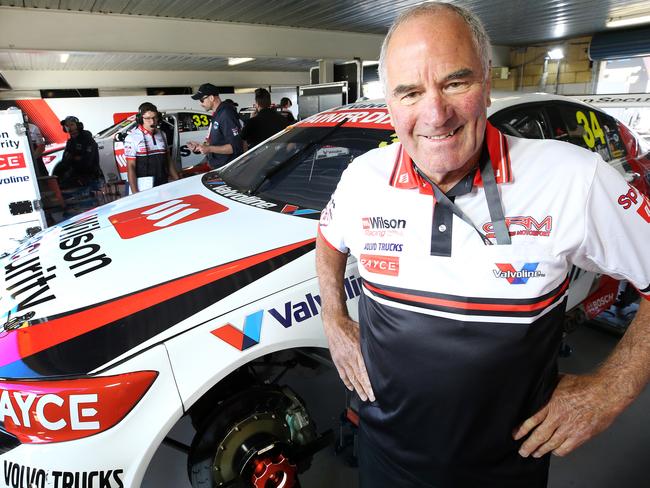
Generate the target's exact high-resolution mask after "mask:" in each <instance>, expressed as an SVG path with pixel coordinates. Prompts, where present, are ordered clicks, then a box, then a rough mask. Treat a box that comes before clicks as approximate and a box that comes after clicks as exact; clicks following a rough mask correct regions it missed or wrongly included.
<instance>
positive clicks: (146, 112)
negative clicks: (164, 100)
mask: <svg viewBox="0 0 650 488" xmlns="http://www.w3.org/2000/svg"><path fill="white" fill-rule="evenodd" d="M159 121H160V113H159V112H158V108H156V106H155V105H154V104H153V103H149V102H144V103H143V104H141V105H140V106H139V107H138V113H137V115H136V122H137V124H138V125H137V127H135V128H134V129H132V130H130V131H129V133H128V134H127V136H126V139H125V140H124V155H125V157H126V164H127V172H128V177H129V182H128V183H129V189H130V191H131V193H137V192H139V191H143V190H147V189H149V188H152V187H154V186H159V185H164V184H165V183H167V182H168V181H169V179H170V178H171V179H172V180H177V179H178V172H177V171H176V167H175V166H174V163H173V162H172V160H171V157H170V155H169V150H168V145H167V137H166V136H165V133H164V132H163V131H162V130H161V129H159V128H158V122H159Z"/></svg>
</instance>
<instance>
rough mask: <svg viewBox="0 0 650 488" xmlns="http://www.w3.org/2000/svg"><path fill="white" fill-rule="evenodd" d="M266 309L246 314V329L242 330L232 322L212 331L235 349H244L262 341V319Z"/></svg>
mask: <svg viewBox="0 0 650 488" xmlns="http://www.w3.org/2000/svg"><path fill="white" fill-rule="evenodd" d="M263 318H264V310H258V311H257V312H255V313H252V314H250V315H247V316H246V319H245V320H244V330H243V331H241V330H239V329H238V328H237V327H235V326H234V325H232V324H231V323H228V324H226V325H223V326H221V327H219V328H218V329H215V330H213V331H212V332H211V333H212V334H214V335H215V336H217V337H218V338H219V339H221V340H222V341H225V342H227V343H228V344H230V345H231V346H232V347H234V348H235V349H239V350H240V351H244V350H246V349H248V348H249V347H252V346H254V345H256V344H259V343H260V335H261V332H262V319H263Z"/></svg>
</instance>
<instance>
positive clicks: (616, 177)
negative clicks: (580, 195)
mask: <svg viewBox="0 0 650 488" xmlns="http://www.w3.org/2000/svg"><path fill="white" fill-rule="evenodd" d="M597 159H598V161H597V164H596V170H595V173H594V179H593V182H592V185H591V188H590V191H589V195H588V198H587V202H586V208H585V218H586V220H585V231H584V238H583V241H582V243H581V244H580V246H579V249H578V251H577V253H576V254H575V256H573V262H574V264H575V265H577V266H580V267H582V268H584V269H587V270H590V271H598V272H601V273H605V274H608V275H610V276H613V277H614V278H617V279H626V280H628V281H629V282H631V283H632V284H633V285H634V286H635V287H636V288H637V289H638V290H639V291H640V292H641V294H642V295H644V297H645V298H646V299H650V252H648V243H650V200H648V197H647V196H644V195H643V193H641V192H640V191H639V190H637V189H636V188H634V187H633V186H631V185H630V184H628V183H627V182H626V181H625V180H624V179H623V177H622V176H621V175H620V174H619V173H618V172H617V171H616V170H615V169H614V168H612V167H611V166H610V165H609V164H607V163H605V162H604V161H603V160H602V159H600V157H598V158H597Z"/></svg>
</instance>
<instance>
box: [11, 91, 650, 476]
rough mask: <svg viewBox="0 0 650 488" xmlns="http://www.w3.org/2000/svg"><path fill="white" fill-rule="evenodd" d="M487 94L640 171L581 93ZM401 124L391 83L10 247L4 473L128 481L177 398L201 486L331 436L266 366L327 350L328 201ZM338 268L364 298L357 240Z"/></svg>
mask: <svg viewBox="0 0 650 488" xmlns="http://www.w3.org/2000/svg"><path fill="white" fill-rule="evenodd" d="M556 109H557V111H558V113H559V114H560V115H563V116H565V117H566V120H565V121H564V122H563V123H562V125H561V126H560V125H554V124H559V122H558V120H559V121H562V120H564V119H562V118H559V119H557V118H556V119H553V118H552V117H551V115H549V114H552V113H553V110H556ZM491 114H492V115H491V120H493V122H494V123H495V124H497V125H498V126H499V127H501V128H502V129H503V130H506V131H508V132H510V133H512V134H518V135H524V136H529V137H530V136H539V137H544V136H548V137H553V136H556V137H560V138H566V139H567V140H569V141H570V142H578V143H581V144H583V145H586V146H587V147H590V148H592V149H594V150H598V151H599V152H601V154H603V155H604V156H608V157H607V159H608V160H610V161H612V162H613V164H617V165H618V164H620V165H621V170H622V171H623V172H629V173H637V174H630V175H629V176H630V178H637V176H638V175H642V176H643V178H645V177H646V176H647V166H644V165H647V159H642V158H640V154H639V153H638V144H637V142H636V140H635V139H634V137H633V136H632V135H631V134H630V133H629V132H627V129H626V128H625V127H623V126H622V125H619V124H617V123H616V122H615V121H613V119H611V118H607V117H608V116H606V115H605V114H603V113H602V112H600V111H598V110H596V109H594V108H592V107H589V106H587V105H583V104H577V103H575V102H572V101H569V100H567V99H563V98H561V97H541V96H527V97H525V98H518V99H508V100H502V101H497V102H495V103H494V104H493V106H492V107H491ZM610 119H611V120H610ZM605 126H606V127H605ZM395 141H396V135H395V133H394V131H393V129H392V126H391V123H390V117H389V116H388V113H387V111H386V107H385V105H384V104H382V103H371V102H368V103H357V104H352V105H348V106H345V107H342V108H339V109H335V110H330V111H327V112H324V113H321V114H317V115H315V116H313V117H310V118H309V119H306V120H304V121H302V122H300V123H298V124H297V125H295V126H292V127H289V128H288V129H286V130H284V131H283V132H281V133H279V134H278V135H276V136H274V137H273V138H271V139H269V140H267V141H266V142H264V143H262V144H260V145H259V146H257V147H256V148H255V149H253V150H252V151H249V152H248V153H246V154H244V155H242V156H241V157H240V158H238V159H237V160H235V161H234V162H232V163H231V164H230V165H228V166H226V167H225V168H222V169H221V170H218V171H213V172H210V173H206V174H204V175H202V176H195V177H191V178H186V179H183V180H181V181H178V182H174V183H170V184H167V185H163V186H161V187H157V188H155V189H153V190H148V191H145V192H141V193H138V194H136V195H133V196H131V197H128V198H124V199H121V200H117V201H115V202H112V203H110V204H107V205H104V206H102V207H100V208H97V209H94V210H91V211H88V212H86V213H84V214H81V215H78V216H76V217H75V218H73V219H71V220H69V221H66V222H63V223H61V224H58V225H56V226H54V227H51V228H49V229H46V230H45V231H43V232H41V233H39V234H38V235H36V236H35V237H33V238H32V239H30V240H28V241H26V242H25V243H23V244H22V245H21V246H20V247H19V248H18V249H16V250H15V251H14V252H13V253H12V254H11V255H10V256H8V257H7V258H5V259H4V260H3V261H2V262H1V263H0V264H1V266H2V267H1V268H0V274H1V277H0V290H2V291H1V292H0V293H1V295H0V296H1V299H0V378H2V379H1V380H0V421H1V424H0V426H1V429H0V459H1V461H2V468H3V476H0V486H2V487H12V488H23V487H36V488H44V487H53V488H72V487H74V488H82V487H83V488H99V487H101V488H109V487H112V488H118V487H124V486H127V487H136V486H139V485H140V483H141V481H142V479H143V475H144V473H145V470H146V468H147V466H148V464H149V462H150V460H151V458H152V456H153V454H154V452H155V451H156V450H157V448H158V446H159V445H160V444H161V442H162V441H163V439H164V438H165V437H166V436H167V434H168V432H169V431H170V430H171V429H172V427H173V426H174V425H175V424H176V423H177V422H179V420H180V419H181V418H182V417H183V416H189V417H191V420H192V424H193V425H194V427H195V428H196V435H195V438H194V440H193V442H192V445H191V446H190V447H189V455H188V466H189V476H190V480H191V483H192V485H193V486H194V487H206V488H207V487H217V486H220V487H232V486H243V487H251V486H252V487H255V488H269V487H271V488H273V487H284V488H290V487H292V486H297V484H296V483H297V477H298V474H299V472H300V471H301V470H302V469H304V468H305V467H306V466H308V464H309V460H310V457H311V456H312V455H313V453H314V452H315V451H316V450H317V449H318V448H320V447H322V446H323V445H324V443H325V441H326V440H327V439H326V438H323V437H322V436H321V435H319V432H318V430H317V428H316V426H315V425H314V423H313V421H312V420H311V418H310V415H309V412H308V410H307V406H306V405H305V404H304V403H303V401H302V400H301V399H300V397H299V396H298V395H297V394H296V393H294V392H293V391H292V390H290V389H289V388H287V387H283V386H282V385H280V384H278V381H277V377H278V376H281V375H278V374H276V373H277V369H275V370H274V368H277V367H278V366H279V367H291V366H292V365H293V364H295V362H296V359H300V358H307V359H308V360H313V358H314V354H316V353H318V352H319V351H321V352H323V351H325V349H326V347H327V343H326V339H325V336H324V334H323V330H322V323H321V318H320V311H321V309H320V297H319V290H318V284H317V279H316V273H315V267H314V245H315V244H314V242H315V237H316V231H317V222H318V218H319V214H320V210H321V209H322V208H323V207H324V206H325V205H326V203H327V201H328V199H329V197H330V194H331V193H332V191H333V190H334V188H335V186H336V184H337V182H338V180H339V178H340V175H341V172H342V171H343V170H344V169H345V168H346V167H347V165H348V164H349V163H350V161H352V160H353V159H354V158H355V157H356V156H358V155H360V154H363V153H365V152H366V151H368V150H370V149H372V148H375V147H378V146H382V145H387V144H392V143H393V142H395ZM581 141H582V142H581ZM567 164H570V162H567ZM641 171H644V172H643V173H641ZM643 178H642V179H639V182H640V183H643V184H645V182H644V180H643ZM637 179H638V178H637ZM644 188H645V186H644ZM512 225H527V226H530V230H534V231H539V232H543V231H544V225H545V224H544V222H534V221H532V220H530V221H527V222H516V223H513V224H512ZM595 283H597V281H595V277H594V275H592V274H589V273H585V272H581V271H579V270H577V269H574V271H573V272H572V281H571V287H570V291H569V297H568V301H569V308H573V309H576V308H580V307H579V304H580V303H582V302H584V300H585V299H586V298H587V297H591V298H589V300H591V302H594V300H596V299H597V300H601V301H602V299H603V297H604V296H605V295H603V293H602V292H601V293H600V294H598V292H596V294H591V295H590V292H591V291H592V289H595V288H596V287H595V286H594V285H595ZM344 284H345V293H346V295H347V298H348V303H349V306H350V310H351V312H352V315H353V316H356V307H355V305H356V302H357V300H358V296H359V294H360V293H361V286H360V278H359V274H358V271H357V263H356V262H355V260H354V259H353V258H350V259H349V261H348V266H347V271H346V277H345V283H344ZM594 297H596V298H594ZM607 300H609V301H610V303H611V297H609V298H607ZM607 300H605V301H607ZM591 302H589V303H591ZM594 306H596V305H594ZM602 306H604V304H603V303H600V302H598V307H602ZM324 394H325V393H324Z"/></svg>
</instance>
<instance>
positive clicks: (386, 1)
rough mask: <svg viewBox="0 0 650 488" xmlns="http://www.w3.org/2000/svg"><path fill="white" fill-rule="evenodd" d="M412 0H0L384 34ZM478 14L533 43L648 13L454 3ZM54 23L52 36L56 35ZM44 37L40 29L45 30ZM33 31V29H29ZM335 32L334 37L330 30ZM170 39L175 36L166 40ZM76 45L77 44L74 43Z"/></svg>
mask: <svg viewBox="0 0 650 488" xmlns="http://www.w3.org/2000/svg"><path fill="white" fill-rule="evenodd" d="M418 3H421V2H420V1H418V0H328V1H322V0H302V1H297V0H274V1H272V2H271V1H268V0H244V1H225V0H212V1H206V0H158V1H151V0H22V1H17V0H0V6H5V7H19V8H37V9H51V10H63V11H72V12H77V11H80V12H88V13H103V14H121V15H129V16H147V17H160V18H172V19H187V20H207V21H220V22H234V23H244V24H258V25H275V26H286V27H298V28H307V29H321V30H331V31H348V32H354V33H367V34H384V33H385V32H386V31H387V29H388V27H389V25H390V23H391V22H392V21H393V19H394V18H395V15H396V14H397V13H398V12H399V11H401V10H403V9H406V8H408V7H409V6H412V5H415V4H418ZM454 3H457V4H459V5H463V6H465V7H468V8H470V9H472V10H473V11H474V12H476V13H477V14H478V15H479V17H480V18H481V19H482V20H483V22H484V23H485V25H486V27H487V30H488V32H489V34H490V36H491V38H492V42H493V43H494V44H496V45H507V46H530V45H534V44H536V43H542V42H549V41H553V40H558V41H559V40H562V39H566V38H573V37H579V36H582V35H589V34H593V33H595V32H599V31H603V30H606V27H605V24H606V22H607V20H608V19H609V18H612V17H625V16H631V15H639V14H643V13H650V2H647V1H645V2H639V1H630V0H573V1H562V0H458V1H455V2H454ZM55 32H56V28H55V27H54V26H53V29H52V32H51V33H50V35H56V34H55ZM43 34H44V35H45V33H43ZM32 35H33V34H32ZM333 35H335V34H333ZM170 42H173V40H170ZM80 47H81V46H80ZM315 64H316V59H284V58H283V59H278V58H274V59H267V60H265V59H263V58H262V59H260V58H257V59H256V60H255V61H252V62H250V63H246V64H242V65H239V66H236V67H234V68H231V69H237V70H277V71H305V70H306V69H308V68H309V67H310V66H314V65H315ZM126 66H128V67H129V69H141V70H147V69H163V70H227V69H229V68H228V66H227V63H226V59H225V58H223V57H210V56H196V55H187V56H179V55H177V54H175V55H170V56H166V55H160V54H134V53H128V54H127V53H123V54H122V53H110V54H108V53H107V54H101V55H100V54H97V53H95V55H93V56H89V55H88V53H71V56H70V59H69V61H68V62H67V63H66V64H63V65H62V64H61V63H60V62H59V60H58V56H57V55H56V54H53V53H47V52H11V51H7V52H0V69H15V70H29V69H56V70H62V69H64V70H72V69H76V70H97V69H102V70H120V69H125V67H126Z"/></svg>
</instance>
